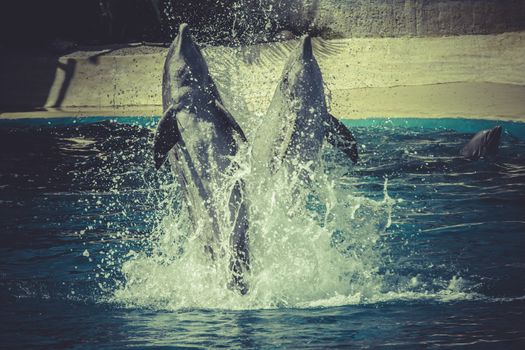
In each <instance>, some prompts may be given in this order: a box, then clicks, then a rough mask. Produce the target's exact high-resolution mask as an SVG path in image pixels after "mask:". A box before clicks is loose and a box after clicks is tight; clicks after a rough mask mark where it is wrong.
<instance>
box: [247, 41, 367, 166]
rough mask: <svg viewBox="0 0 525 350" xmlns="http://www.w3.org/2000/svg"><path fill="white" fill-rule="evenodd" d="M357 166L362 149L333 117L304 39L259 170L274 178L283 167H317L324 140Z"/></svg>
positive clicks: (271, 111)
mask: <svg viewBox="0 0 525 350" xmlns="http://www.w3.org/2000/svg"><path fill="white" fill-rule="evenodd" d="M325 138H326V139H327V141H328V142H329V143H331V144H332V145H334V146H336V147H338V148H339V149H340V150H342V151H343V152H344V153H345V154H346V155H348V156H349V157H350V159H351V160H352V161H353V162H354V163H355V162H357V160H358V152H357V143H356V141H355V139H354V137H353V135H352V133H351V132H350V131H349V130H348V129H347V128H346V127H345V126H344V125H343V124H342V123H341V122H340V121H339V120H337V119H336V118H335V117H334V116H332V115H331V114H329V113H328V109H327V106H326V101H325V94H324V87H323V77H322V75H321V70H320V68H319V65H318V63H317V61H316V59H315V57H314V55H313V50H312V41H311V38H310V37H309V36H304V37H302V39H301V42H300V44H299V45H298V47H297V48H296V49H295V50H294V51H292V53H291V54H290V57H289V59H288V61H287V63H286V65H285V67H284V70H283V73H282V76H281V80H280V83H279V85H278V86H277V89H276V90H275V93H274V95H273V98H272V101H271V103H270V107H269V108H268V111H267V113H266V119H265V120H264V121H263V123H262V125H261V127H260V129H259V130H258V132H257V135H256V136H255V138H254V141H253V149H252V154H253V158H254V159H255V166H256V167H257V168H259V169H260V168H261V167H262V168H266V169H268V170H270V172H271V173H275V172H276V171H277V170H278V169H279V168H280V167H281V166H282V164H283V163H288V164H290V165H291V167H290V168H291V169H293V165H292V163H293V164H297V162H300V163H301V164H306V165H308V164H315V163H316V162H317V161H318V157H319V154H320V150H321V146H322V143H323V140H324V139H325Z"/></svg>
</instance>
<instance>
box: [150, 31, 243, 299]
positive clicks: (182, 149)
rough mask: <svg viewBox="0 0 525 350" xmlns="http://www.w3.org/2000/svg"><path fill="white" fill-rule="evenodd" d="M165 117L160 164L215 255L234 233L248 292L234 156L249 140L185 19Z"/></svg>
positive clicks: (166, 89)
mask: <svg viewBox="0 0 525 350" xmlns="http://www.w3.org/2000/svg"><path fill="white" fill-rule="evenodd" d="M162 105H163V109H164V116H163V117H162V118H161V120H160V122H159V124H158V126H157V130H156V134H155V139H154V159H155V166H156V168H157V169H158V168H160V166H161V165H162V164H163V163H164V162H165V160H166V159H167V158H169V160H170V164H171V167H172V170H173V172H174V173H175V175H176V176H177V179H178V182H179V184H180V186H181V187H182V189H183V192H184V195H185V199H186V204H187V207H188V210H189V213H190V217H191V221H192V223H193V225H194V230H195V231H197V232H199V235H201V236H200V237H201V238H202V239H203V240H204V246H205V248H206V250H207V251H209V253H210V254H211V256H212V257H213V258H215V257H217V255H218V254H222V253H223V252H222V251H221V248H220V242H221V241H223V240H224V238H225V237H230V250H231V259H230V269H231V272H232V276H233V277H232V281H231V282H232V284H233V286H234V288H236V289H237V290H238V291H239V292H240V293H241V294H245V293H247V291H248V287H247V285H246V283H245V281H244V277H243V274H244V272H246V271H248V270H249V268H250V257H249V252H248V219H247V215H248V210H247V203H246V201H245V199H244V183H243V181H242V180H239V179H237V180H235V177H234V176H232V175H233V174H234V172H235V170H236V163H235V162H234V161H233V160H232V158H233V157H234V156H235V155H236V154H237V153H238V151H239V148H240V147H241V145H242V144H243V143H245V142H246V137H245V136H244V133H243V131H242V130H241V128H240V127H239V125H238V124H237V122H236V121H235V120H234V118H233V117H232V115H231V114H230V113H229V112H228V111H227V110H226V108H225V107H224V106H223V103H222V100H221V98H220V96H219V92H218V91H217V88H216V86H215V83H214V82H213V80H212V78H211V76H210V74H209V71H208V66H207V64H206V62H205V60H204V57H203V56H202V53H201V51H200V49H199V48H198V47H197V45H196V44H195V43H194V42H193V40H192V37H191V34H190V30H189V28H188V25H187V24H182V25H181V26H180V28H179V33H178V35H177V37H176V38H175V40H174V41H173V43H172V44H171V46H170V48H169V50H168V54H167V57H166V61H165V63H164V74H163V79H162Z"/></svg>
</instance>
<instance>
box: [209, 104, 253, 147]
mask: <svg viewBox="0 0 525 350" xmlns="http://www.w3.org/2000/svg"><path fill="white" fill-rule="evenodd" d="M215 106H216V107H217V109H218V110H219V112H220V113H221V115H222V117H223V119H224V120H225V121H226V123H227V124H228V126H229V127H231V128H232V129H233V130H235V131H236V132H237V133H238V134H239V136H240V137H241V139H242V140H243V141H244V142H246V136H245V135H244V131H242V129H241V127H240V126H239V124H238V123H237V121H236V120H235V119H234V118H233V116H232V115H231V113H230V112H228V110H227V109H226V108H225V107H224V106H223V105H222V103H221V102H220V101H218V100H215Z"/></svg>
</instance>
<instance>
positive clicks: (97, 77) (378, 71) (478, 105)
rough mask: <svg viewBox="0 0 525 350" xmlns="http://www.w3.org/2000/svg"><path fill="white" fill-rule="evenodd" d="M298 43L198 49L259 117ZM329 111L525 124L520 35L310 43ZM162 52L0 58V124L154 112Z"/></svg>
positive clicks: (229, 98)
mask: <svg viewBox="0 0 525 350" xmlns="http://www.w3.org/2000/svg"><path fill="white" fill-rule="evenodd" d="M295 45H296V43H295V42H285V43H279V44H271V45H268V44H267V45H257V46H252V47H247V48H243V49H232V48H224V47H210V48H207V49H205V50H204V54H205V56H206V58H207V60H208V62H209V65H210V70H211V72H212V75H213V76H214V78H215V80H216V81H217V83H218V85H219V87H220V89H221V92H222V94H223V96H224V97H225V100H226V103H227V104H228V105H229V107H230V108H232V109H234V110H236V111H241V110H242V108H243V106H245V108H246V109H248V110H249V111H251V112H253V113H256V114H258V115H261V116H263V114H264V111H265V110H266V108H267V106H268V103H269V100H270V98H271V95H272V93H273V90H274V89H275V86H276V85H277V81H278V79H279V77H280V74H281V70H282V67H283V64H284V62H285V60H286V57H287V55H288V53H289V51H290V49H291V48H292V47H294V46H295ZM314 51H315V55H316V57H317V58H318V60H319V63H320V66H321V69H322V72H323V76H324V79H325V83H326V86H327V91H328V93H329V95H331V101H330V107H331V111H332V113H333V114H335V115H336V116H338V117H341V118H362V117H370V116H434V117H435V116H461V117H477V118H495V117H501V118H506V119H524V120H525V32H523V33H506V34H500V35H487V36H456V37H442V38H382V39H379V38H376V39H365V38H361V39H339V40H329V41H322V40H315V41H314ZM164 55H165V50H164V49H159V48H151V49H148V48H143V47H142V48H130V49H126V50H117V51H113V52H108V53H104V52H77V53H74V54H71V55H67V56H63V57H30V56H27V55H22V56H20V55H10V56H9V55H4V56H2V57H1V58H0V77H1V78H0V87H1V91H2V94H1V95H0V111H1V112H0V117H2V118H13V117H28V116H60V115H68V116H74V115H160V114H161V110H162V108H161V72H162V65H163V62H164Z"/></svg>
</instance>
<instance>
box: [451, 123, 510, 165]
mask: <svg viewBox="0 0 525 350" xmlns="http://www.w3.org/2000/svg"><path fill="white" fill-rule="evenodd" d="M502 130H503V128H502V127H501V126H499V125H498V126H496V127H494V128H492V129H487V130H482V131H480V132H478V133H477V134H476V135H474V137H473V138H472V139H471V140H470V141H469V142H468V143H467V144H466V145H465V146H464V147H463V148H462V149H461V152H460V154H461V155H462V156H463V157H465V158H467V159H472V160H476V159H479V158H481V157H487V156H493V155H495V154H496V153H497V152H498V147H499V142H500V138H501V132H502Z"/></svg>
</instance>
